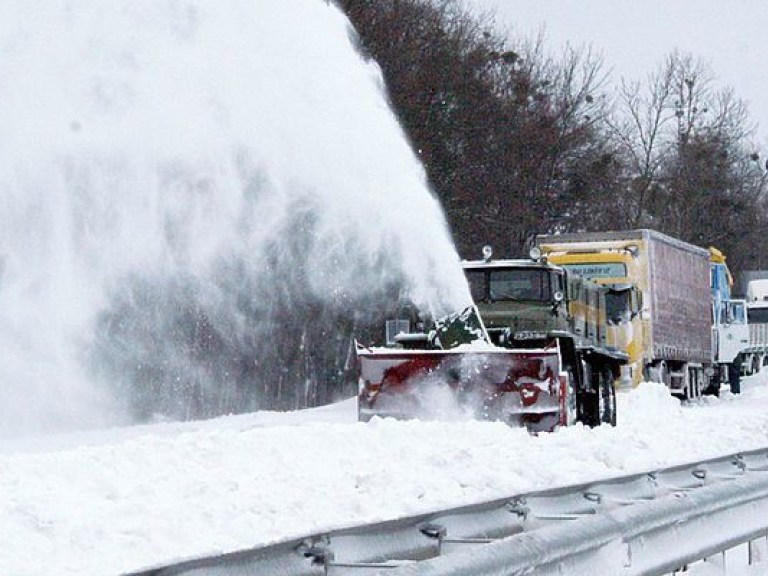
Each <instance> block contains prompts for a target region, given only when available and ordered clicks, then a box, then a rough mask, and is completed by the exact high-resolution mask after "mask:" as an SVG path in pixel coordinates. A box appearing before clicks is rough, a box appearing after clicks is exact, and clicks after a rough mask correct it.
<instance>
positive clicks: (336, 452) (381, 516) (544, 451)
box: [0, 379, 768, 575]
mask: <svg viewBox="0 0 768 576" xmlns="http://www.w3.org/2000/svg"><path fill="white" fill-rule="evenodd" d="M619 400H620V403H619V409H620V417H619V424H618V426H617V427H616V428H609V427H605V428H598V429H590V428H585V427H583V426H580V425H578V426H574V427H572V428H567V429H561V430H559V431H557V432H555V433H552V434H542V435H539V436H531V435H529V434H528V433H527V432H525V431H524V430H522V429H514V428H509V427H507V426H505V425H503V424H500V423H493V422H475V421H468V422H456V423H447V422H418V421H410V422H402V421H395V420H389V419H374V420H372V421H371V422H370V423H367V424H362V423H357V422H355V417H356V410H355V404H354V401H346V402H344V403H341V404H339V405H336V406H333V407H327V408H325V409H322V410H315V411H306V412H302V413H291V414H276V413H267V414H252V415H244V416H238V417H230V418H220V419H217V420H212V421H207V422H195V423H187V424H158V425H156V426H143V427H137V428H135V429H130V428H129V429H115V430H112V431H111V432H109V433H102V434H101V435H99V436H97V435H74V436H70V437H62V436H58V437H52V438H50V439H48V440H47V441H46V439H38V440H37V441H36V443H32V442H31V441H27V442H26V443H24V444H22V443H20V442H16V443H8V442H6V443H5V444H0V541H2V542H3V543H4V545H3V547H2V548H0V573H2V574H14V575H27V574H28V575H31V574H36V575H37V574H47V573H50V574H57V575H69V574H72V575H75V574H77V575H84V574H85V575H87V574H94V575H95V574H106V573H109V574H114V573H117V572H120V571H126V570H130V569H138V568H141V567H145V566H148V565H153V564H156V563H160V562H166V561H170V560H172V559H174V558H181V557H188V556H193V555H200V554H207V553H214V552H218V551H225V550H234V549H237V548H241V547H249V546H254V545H258V544H267V543H270V542H275V541H279V540H281V539H286V538H290V537H296V536H301V535H304V534H306V533H310V532H316V531H322V530H327V529H334V528H341V527H344V526H349V525H354V524H358V523H362V522H372V521H377V520H385V519H389V518H394V517H397V516H400V515H403V514H416V513H421V512H427V511H431V510H436V509H440V508H444V507H449V506H457V505H461V504H468V503H472V502H478V501H482V500H487V499H492V498H497V497H504V496H510V495H513V494H516V493H519V492H525V491H530V490H538V489H543V488H550V487H555V486H562V485H567V484H573V483H578V482H583V481H587V480H591V479H595V478H597V477H609V476H614V475H618V474H625V473H630V472H639V471H643V470H646V469H649V468H654V467H660V466H667V465H673V464H678V463H682V462H686V461H690V460H691V459H695V458H707V457H712V456H716V455H721V454H724V453H730V452H734V451H738V450H742V449H748V448H757V447H761V446H763V445H764V444H766V439H768V388H767V387H766V383H764V382H761V381H759V380H755V379H753V381H752V382H747V383H745V392H744V394H742V395H741V396H738V397H737V396H732V395H730V394H727V393H724V394H723V396H722V398H721V399H719V400H716V401H713V402H702V403H699V404H693V405H681V404H680V403H679V402H678V401H677V400H675V399H673V398H671V397H670V396H669V394H668V393H666V390H664V389H663V387H661V386H660V385H658V384H644V385H642V386H641V387H639V388H638V389H637V390H635V391H633V392H631V393H629V394H622V395H620V398H619ZM47 442H50V445H47Z"/></svg>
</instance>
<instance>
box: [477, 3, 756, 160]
mask: <svg viewBox="0 0 768 576" xmlns="http://www.w3.org/2000/svg"><path fill="white" fill-rule="evenodd" d="M465 1H466V3H467V5H470V6H471V5H472V4H475V5H477V6H478V7H481V8H483V9H489V8H490V9H493V8H495V9H496V13H497V22H498V23H499V24H500V25H501V26H507V27H509V28H510V30H511V31H512V32H513V33H514V34H515V35H521V36H531V35H535V34H537V33H538V32H539V31H541V30H543V31H544V33H545V35H546V38H547V42H546V45H547V47H548V48H549V49H551V50H558V49H559V48H560V47H562V46H564V44H565V43H566V42H570V43H571V44H572V45H574V46H582V45H591V46H592V47H593V48H594V49H595V51H597V52H600V53H602V55H603V57H604V60H605V66H606V69H611V70H612V71H613V74H612V76H613V77H614V79H615V80H618V79H619V78H620V77H622V76H623V77H627V78H633V79H639V80H642V79H644V78H645V76H646V75H647V74H648V73H650V72H652V71H654V70H655V69H656V68H657V67H658V66H659V65H660V63H661V62H663V60H664V57H665V56H666V55H667V54H669V53H670V52H671V51H672V50H674V49H676V48H677V49H679V50H681V51H683V52H689V53H691V54H692V55H694V56H695V57H700V58H701V59H702V60H703V61H704V62H706V63H708V64H709V65H710V67H711V69H712V72H713V74H714V76H715V82H716V83H717V85H718V86H719V87H723V88H724V87H726V86H730V87H732V88H733V89H734V91H735V93H736V96H737V97H739V98H740V99H742V100H744V101H746V102H747V104H748V106H749V116H750V119H751V120H752V121H753V122H755V123H758V124H759V129H758V134H757V141H758V144H759V145H760V147H761V148H763V149H765V148H768V71H766V68H768V62H765V61H766V56H768V3H767V2H763V1H760V0H634V1H628V0H465Z"/></svg>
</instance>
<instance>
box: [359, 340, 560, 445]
mask: <svg viewBox="0 0 768 576" xmlns="http://www.w3.org/2000/svg"><path fill="white" fill-rule="evenodd" d="M356 352H357V361H358V368H359V373H360V389H359V397H358V415H359V419H360V420H362V421H367V420H370V419H371V418H372V417H374V416H381V417H394V418H404V419H408V418H416V419H421V420H461V419H467V420H468V419H479V420H498V421H503V422H506V423H508V424H511V425H515V426H526V427H527V428H529V429H530V430H532V431H548V430H553V429H554V428H555V427H556V426H558V425H563V424H565V423H566V419H567V416H566V410H565V406H566V405H567V398H566V395H567V394H568V386H567V380H566V376H565V374H564V373H561V369H560V365H561V364H560V351H559V349H558V348H557V346H553V347H551V348H544V349H506V348H496V347H488V349H479V350H472V349H470V350H467V349H462V348H454V349H450V350H403V349H392V348H366V347H364V346H361V345H359V344H358V345H357V346H356Z"/></svg>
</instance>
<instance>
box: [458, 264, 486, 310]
mask: <svg viewBox="0 0 768 576" xmlns="http://www.w3.org/2000/svg"><path fill="white" fill-rule="evenodd" d="M464 274H465V275H466V277H467V282H468V283H469V291H470V293H471V294H472V301H473V302H485V301H486V300H488V286H487V279H486V273H485V270H465V271H464Z"/></svg>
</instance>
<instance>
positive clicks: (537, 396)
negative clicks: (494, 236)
mask: <svg viewBox="0 0 768 576" xmlns="http://www.w3.org/2000/svg"><path fill="white" fill-rule="evenodd" d="M483 252H484V258H483V259H482V260H475V261H464V262H463V263H462V266H463V269H464V273H465V275H466V278H467V281H468V283H469V286H470V290H471V293H472V299H473V302H474V303H473V305H471V306H469V307H468V308H467V309H466V310H463V311H461V312H458V313H456V314H452V315H449V316H446V317H444V318H438V319H427V320H423V319H422V321H421V322H420V323H419V322H417V321H415V320H414V319H412V318H411V319H405V318H401V319H397V320H391V321H388V322H387V336H386V344H384V345H380V346H375V347H374V346H371V347H368V346H364V345H362V344H360V343H356V354H357V362H358V370H359V397H358V414H359V419H360V420H362V421H367V420H369V419H371V418H372V417H374V416H382V417H385V416H390V417H396V418H421V419H430V418H438V419H444V418H446V417H448V418H454V417H456V416H467V417H471V418H479V419H486V420H500V421H504V422H506V423H508V424H511V425H520V426H525V427H527V428H528V429H529V430H531V431H535V432H537V431H549V430H553V429H554V428H556V427H557V426H564V425H568V424H572V423H574V422H582V423H584V424H586V425H589V426H597V425H600V424H613V425H615V423H616V396H615V387H616V384H617V380H618V378H619V377H620V375H621V367H622V366H623V365H625V364H626V362H627V359H628V357H627V355H626V354H625V353H624V352H622V351H621V350H618V349H616V348H613V347H611V346H609V345H608V343H607V340H606V336H607V332H608V326H607V315H606V295H607V293H608V289H607V288H606V287H604V286H600V285H599V284H597V283H594V282H591V281H589V280H587V279H585V278H583V277H582V276H580V275H578V274H575V273H573V272H570V271H568V270H566V269H565V268H563V267H562V266H557V265H553V264H551V263H549V262H547V261H546V260H543V259H541V258H540V254H539V252H538V249H536V248H534V249H533V250H532V251H531V252H532V253H531V259H529V260H528V259H526V260H494V259H492V251H491V250H490V248H489V247H486V249H484V251H483ZM419 324H421V325H420V329H419V330H413V327H414V326H417V325H419Z"/></svg>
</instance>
